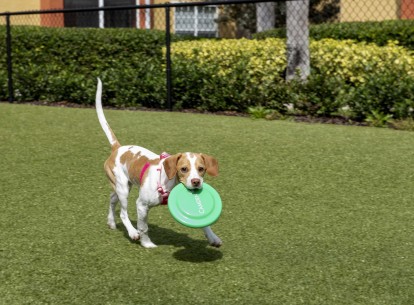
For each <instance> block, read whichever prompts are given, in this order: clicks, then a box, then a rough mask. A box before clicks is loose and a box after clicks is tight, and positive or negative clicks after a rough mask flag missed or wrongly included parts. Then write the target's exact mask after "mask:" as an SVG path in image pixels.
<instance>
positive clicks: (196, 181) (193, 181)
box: [191, 178, 201, 187]
mask: <svg viewBox="0 0 414 305" xmlns="http://www.w3.org/2000/svg"><path fill="white" fill-rule="evenodd" d="M200 184H201V181H200V179H198V178H194V179H191V185H192V186H193V187H199V186H200Z"/></svg>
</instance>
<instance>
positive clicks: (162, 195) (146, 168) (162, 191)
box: [139, 152, 170, 205]
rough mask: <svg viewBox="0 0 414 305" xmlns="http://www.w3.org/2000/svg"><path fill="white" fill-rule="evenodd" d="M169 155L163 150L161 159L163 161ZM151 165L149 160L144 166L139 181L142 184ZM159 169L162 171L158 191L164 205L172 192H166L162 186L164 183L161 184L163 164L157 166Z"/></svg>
mask: <svg viewBox="0 0 414 305" xmlns="http://www.w3.org/2000/svg"><path fill="white" fill-rule="evenodd" d="M169 156H170V155H169V154H168V153H166V152H163V153H162V154H161V155H160V161H161V160H163V159H167V158H168V157H169ZM150 166H151V164H150V163H149V162H147V163H145V165H144V167H143V168H142V170H141V173H140V174H139V183H140V184H142V178H143V177H144V175H145V172H146V171H147V170H148V168H149V167H150ZM157 171H159V172H160V179H159V180H158V187H157V190H158V193H160V195H161V198H162V202H161V204H164V205H165V204H168V196H169V195H170V192H166V191H164V189H163V188H162V185H161V166H160V167H159V168H157Z"/></svg>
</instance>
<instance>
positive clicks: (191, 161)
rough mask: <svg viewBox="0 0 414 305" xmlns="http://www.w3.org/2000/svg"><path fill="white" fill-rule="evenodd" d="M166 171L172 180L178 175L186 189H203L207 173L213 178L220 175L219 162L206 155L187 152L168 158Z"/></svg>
mask: <svg viewBox="0 0 414 305" xmlns="http://www.w3.org/2000/svg"><path fill="white" fill-rule="evenodd" d="M164 169H165V172H166V173H167V176H168V179H170V180H171V179H172V178H174V176H176V175H177V178H178V180H179V181H180V182H181V183H182V184H184V185H185V187H186V188H188V189H190V190H192V189H201V188H202V187H203V181H204V180H203V177H204V175H205V174H206V173H207V174H209V175H210V176H213V177H215V176H217V175H218V162H217V160H216V159H215V158H213V157H211V156H208V155H205V154H195V153H189V152H187V153H182V154H176V155H173V156H171V157H169V158H167V159H166V160H165V161H164Z"/></svg>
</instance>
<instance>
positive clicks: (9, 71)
mask: <svg viewBox="0 0 414 305" xmlns="http://www.w3.org/2000/svg"><path fill="white" fill-rule="evenodd" d="M6 53H7V77H8V89H9V102H10V103H12V102H13V101H14V94H13V91H14V90H13V68H12V48H11V31H10V14H7V15H6Z"/></svg>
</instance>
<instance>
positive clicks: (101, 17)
mask: <svg viewBox="0 0 414 305" xmlns="http://www.w3.org/2000/svg"><path fill="white" fill-rule="evenodd" d="M98 5H99V7H104V0H99V4H98ZM104 13H105V12H104V11H99V28H101V29H103V28H104V27H105V18H104V17H105V15H104Z"/></svg>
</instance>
